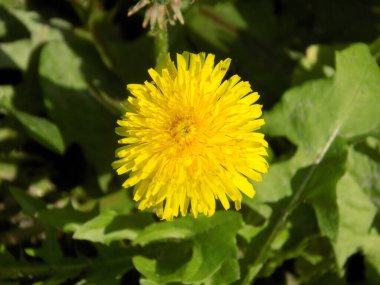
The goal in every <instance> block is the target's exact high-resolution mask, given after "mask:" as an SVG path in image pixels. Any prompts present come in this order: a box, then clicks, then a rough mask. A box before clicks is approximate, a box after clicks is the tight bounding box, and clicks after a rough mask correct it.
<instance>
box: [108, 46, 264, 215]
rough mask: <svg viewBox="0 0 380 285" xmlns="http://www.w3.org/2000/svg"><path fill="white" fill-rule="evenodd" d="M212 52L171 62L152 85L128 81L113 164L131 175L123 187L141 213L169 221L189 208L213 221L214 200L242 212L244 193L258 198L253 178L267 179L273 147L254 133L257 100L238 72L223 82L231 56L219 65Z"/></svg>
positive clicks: (257, 123) (153, 73)
mask: <svg viewBox="0 0 380 285" xmlns="http://www.w3.org/2000/svg"><path fill="white" fill-rule="evenodd" d="M214 59H215V56H214V55H212V54H208V55H206V54H204V53H201V54H191V53H183V54H177V65H175V63H174V62H172V61H171V60H170V57H169V56H168V57H167V62H166V66H165V68H164V69H163V70H162V71H161V72H160V73H159V72H157V71H156V70H154V69H149V70H148V72H149V75H150V77H151V78H152V80H153V81H151V82H149V81H146V82H144V84H129V85H128V86H127V88H128V90H129V91H130V93H131V94H132V96H130V97H129V98H128V102H127V104H125V106H124V107H125V110H126V113H125V115H124V116H123V117H122V119H121V120H118V121H117V123H118V125H119V126H120V127H118V128H116V133H117V134H118V135H120V136H122V137H123V138H122V139H120V140H119V143H120V144H123V145H124V146H122V147H120V148H118V149H117V150H116V156H117V157H118V160H117V161H115V162H114V163H113V167H114V168H115V169H117V173H118V174H124V173H128V172H129V178H128V179H127V180H126V181H125V182H124V184H123V187H125V188H129V187H133V186H134V200H135V201H138V202H139V206H138V207H139V209H140V210H143V209H154V210H155V211H156V214H157V215H158V216H159V217H160V218H162V219H165V220H171V219H173V218H174V217H177V216H178V215H179V214H181V215H186V213H187V212H188V209H189V208H190V209H191V212H192V214H193V215H194V216H195V217H197V215H198V214H204V215H206V216H211V215H213V214H214V212H215V206H216V205H215V204H216V203H215V200H219V201H220V202H221V204H222V205H223V207H224V208H225V209H226V210H227V209H229V208H230V203H229V199H230V200H232V201H234V202H235V208H236V209H237V210H239V209H240V206H241V200H242V193H244V194H245V195H247V196H248V197H250V198H252V197H253V196H254V195H255V190H254V189H253V186H252V184H251V183H250V181H249V180H248V179H251V180H253V181H260V180H261V173H266V172H267V169H268V164H267V162H266V160H265V159H264V158H263V156H266V155H267V151H266V147H267V146H268V144H267V142H266V141H265V139H264V135H263V134H261V133H258V132H256V131H257V130H258V129H259V128H260V127H261V126H262V125H263V124H264V120H263V119H260V116H261V114H262V112H261V105H258V104H254V103H255V102H256V101H257V99H258V98H259V95H258V94H257V92H253V91H252V89H251V86H250V84H249V83H248V82H246V81H241V80H240V77H239V76H237V75H234V76H232V77H231V78H229V79H228V80H223V78H224V76H225V75H226V72H227V70H228V68H229V65H230V62H231V60H230V59H226V60H223V61H221V62H219V63H218V64H216V65H214Z"/></svg>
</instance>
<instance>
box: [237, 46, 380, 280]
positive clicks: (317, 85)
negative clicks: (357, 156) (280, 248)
mask: <svg viewBox="0 0 380 285" xmlns="http://www.w3.org/2000/svg"><path fill="white" fill-rule="evenodd" d="M379 99H380V71H379V68H378V66H377V64H376V62H375V60H374V59H373V58H372V57H371V54H370V52H369V49H368V47H367V46H365V45H363V44H357V45H353V46H351V47H349V48H347V49H345V50H344V51H342V52H338V53H337V55H336V76H334V78H333V79H325V80H318V81H311V82H308V83H306V84H304V85H302V86H300V87H297V88H293V89H291V90H290V91H288V92H287V93H286V94H285V95H284V97H283V100H282V101H281V102H280V103H279V104H278V105H277V106H276V107H275V108H274V110H273V111H271V112H270V113H269V114H267V116H266V117H265V119H266V122H267V129H266V130H267V132H268V133H269V134H270V135H274V136H286V137H288V138H289V139H290V140H291V141H292V142H293V143H294V144H296V145H297V146H298V149H297V152H296V154H295V156H294V157H293V158H292V159H291V160H289V162H287V163H284V164H283V166H284V167H285V168H284V169H283V170H282V171H279V173H280V174H281V175H279V176H277V177H276V176H273V177H272V176H271V171H269V173H268V175H267V176H266V177H265V179H268V180H271V179H277V181H272V182H271V184H272V185H276V184H278V185H279V186H282V187H284V186H285V187H287V185H286V183H285V184H284V183H283V181H287V180H288V179H289V176H287V175H289V174H291V175H292V176H293V175H294V174H295V173H296V171H297V170H298V169H300V168H302V167H305V165H310V167H309V169H308V170H307V171H306V172H303V175H302V176H303V178H302V177H300V178H301V179H300V180H299V183H297V184H298V185H294V184H293V185H292V188H293V189H292V191H289V190H288V189H286V190H280V191H281V192H282V193H285V194H286V193H293V194H292V196H291V198H290V199H289V201H288V202H287V205H286V206H285V208H283V215H289V213H287V212H292V211H293V209H294V208H295V207H297V205H298V204H299V203H300V202H301V201H303V199H304V198H305V197H307V195H308V194H311V193H310V192H312V191H317V190H316V189H314V190H313V187H310V186H312V185H310V183H311V184H314V186H318V181H317V178H318V177H319V176H318V173H319V172H320V171H321V167H322V166H323V164H324V160H325V159H326V158H327V157H329V156H330V155H332V156H341V155H344V151H345V150H344V144H345V143H347V142H352V141H354V140H355V139H357V138H360V137H363V136H368V135H370V134H376V133H377V129H378V128H379V125H380V113H379V112H378V110H379V107H380V105H379V102H380V100H379ZM284 118H288V120H284ZM339 161H341V162H340V165H341V164H342V160H339ZM343 162H344V159H343ZM338 168H341V166H338ZM330 172H335V171H334V168H333V167H332V170H331V171H330ZM322 173H323V171H322ZM332 174H333V176H332V177H335V178H334V179H335V181H336V180H337V178H339V173H335V174H334V173H332ZM341 174H342V171H341V170H340V175H341ZM332 177H330V179H332ZM319 179H321V181H323V180H322V179H325V178H324V177H323V176H320V178H319ZM313 180H314V181H316V183H312V181H313ZM332 181H334V180H331V181H330V182H332ZM333 184H334V183H332V185H333ZM265 186H266V185H265V183H262V184H261V185H260V184H259V185H257V187H256V188H257V189H258V191H257V192H258V193H259V194H258V196H259V195H260V193H261V192H263V195H265ZM314 188H315V187H314ZM333 188H334V187H333ZM319 191H324V194H326V195H329V194H331V193H330V192H331V191H335V189H331V187H326V188H320V190H319ZM317 192H318V191H317ZM333 195H335V194H333ZM326 197H328V196H326ZM331 198H333V196H330V199H331ZM310 202H311V203H312V204H313V206H314V208H315V210H316V212H317V214H318V215H319V219H318V223H319V225H320V226H321V228H325V229H329V230H328V232H330V233H334V232H337V223H331V221H329V215H331V216H333V217H334V216H335V217H337V216H338V212H337V211H338V209H337V207H336V206H334V202H333V201H331V200H328V202H329V203H322V202H323V199H322V200H321V203H316V201H313V199H311V200H310ZM329 205H330V206H329ZM335 205H336V204H335ZM322 214H323V215H322ZM322 217H323V218H322ZM285 223H286V218H284V217H281V211H280V215H279V216H278V219H272V222H270V223H269V230H268V231H267V235H265V234H264V237H263V242H264V246H261V247H260V248H258V249H257V251H256V253H255V254H254V256H255V257H254V258H253V259H251V262H252V260H254V261H253V262H252V263H251V262H249V263H251V265H249V266H248V274H247V276H246V278H245V279H244V280H243V283H242V284H249V283H250V282H251V280H252V278H254V276H256V274H257V273H258V272H259V269H260V266H259V264H260V263H262V262H263V261H265V259H266V257H267V251H268V250H269V246H268V244H270V243H272V242H273V239H274V238H275V236H276V235H277V233H278V232H279V230H280V229H281V228H282V227H283V226H284V224H285ZM326 233H327V232H326ZM330 237H332V238H333V237H334V235H331V234H330ZM253 242H255V240H254V241H253ZM247 258H248V259H250V258H249V257H247Z"/></svg>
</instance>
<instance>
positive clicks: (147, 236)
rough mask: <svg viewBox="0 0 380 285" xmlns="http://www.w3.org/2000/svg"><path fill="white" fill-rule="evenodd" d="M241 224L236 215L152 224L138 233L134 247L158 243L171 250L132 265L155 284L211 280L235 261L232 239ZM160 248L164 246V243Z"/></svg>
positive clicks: (190, 218) (232, 213) (235, 252)
mask: <svg viewBox="0 0 380 285" xmlns="http://www.w3.org/2000/svg"><path fill="white" fill-rule="evenodd" d="M241 223H242V221H241V217H240V215H239V214H238V213H234V212H217V213H216V214H215V215H214V216H212V217H210V218H206V217H203V216H202V217H199V218H197V219H194V218H193V217H184V218H181V219H178V220H175V221H171V222H162V223H158V224H152V225H150V226H148V227H147V228H145V229H144V231H142V232H141V233H140V235H139V236H138V237H137V238H136V239H135V240H134V243H135V244H138V245H142V246H144V247H147V248H148V249H149V248H150V247H153V246H154V245H156V247H158V245H159V244H157V243H158V242H160V243H163V242H165V241H171V243H170V247H172V248H170V247H169V248H168V249H167V250H166V251H165V250H163V249H161V250H160V252H162V253H163V254H160V255H158V256H157V255H154V254H152V255H151V256H150V255H149V254H148V256H147V257H145V256H136V257H135V258H134V259H133V262H134V264H135V266H136V268H137V269H138V270H139V271H140V272H141V273H142V274H143V275H144V276H146V277H148V278H149V279H151V280H153V281H156V282H158V283H160V282H162V283H165V282H175V281H181V282H187V283H195V282H201V281H202V280H205V279H207V278H211V277H212V275H213V274H214V273H215V272H217V271H218V270H219V269H221V268H222V266H223V265H224V263H225V262H227V260H235V259H236V257H237V248H236V241H235V236H236V234H237V231H238V230H239V229H240V228H241V226H242V224H241ZM162 246H164V247H165V246H167V245H165V243H164V244H163V245H162ZM167 251H168V252H167ZM189 251H190V252H189ZM191 252H192V255H189V254H190V253H191ZM231 275H232V276H230V275H228V278H231V279H232V278H233V276H235V275H234V273H233V272H231ZM219 277H220V278H221V276H219ZM215 278H218V277H217V276H216V277H215Z"/></svg>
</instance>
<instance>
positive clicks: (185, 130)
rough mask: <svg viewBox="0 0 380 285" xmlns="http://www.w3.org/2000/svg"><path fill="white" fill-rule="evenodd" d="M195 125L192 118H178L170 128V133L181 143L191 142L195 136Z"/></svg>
mask: <svg viewBox="0 0 380 285" xmlns="http://www.w3.org/2000/svg"><path fill="white" fill-rule="evenodd" d="M195 130H196V128H195V125H194V122H193V121H192V120H191V119H190V118H182V119H179V120H176V121H175V122H174V123H173V124H172V127H171V128H170V134H171V136H172V137H173V138H174V140H175V141H176V142H177V143H179V144H190V143H191V142H192V141H193V139H194V137H195Z"/></svg>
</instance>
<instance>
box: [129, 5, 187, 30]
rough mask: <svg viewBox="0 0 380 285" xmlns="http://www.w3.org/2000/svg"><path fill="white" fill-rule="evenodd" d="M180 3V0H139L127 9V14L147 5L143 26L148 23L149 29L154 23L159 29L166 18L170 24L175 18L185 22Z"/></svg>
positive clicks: (172, 23)
mask: <svg viewBox="0 0 380 285" xmlns="http://www.w3.org/2000/svg"><path fill="white" fill-rule="evenodd" d="M181 5H182V0H164V1H163V0H161V1H154V0H140V1H139V2H137V4H136V5H135V6H133V7H132V8H131V9H130V10H129V11H128V16H131V15H133V14H135V13H136V12H137V11H139V10H141V9H142V8H144V7H145V6H149V7H148V8H147V10H146V12H145V17H144V22H143V27H144V28H146V27H147V26H148V23H149V25H150V29H151V30H153V29H154V27H155V26H156V24H157V25H158V27H159V28H160V29H163V27H164V24H165V20H166V18H167V19H168V21H169V23H170V24H171V25H174V23H175V21H177V20H178V21H179V22H180V23H181V24H184V23H185V21H184V19H183V16H182V13H181Z"/></svg>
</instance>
